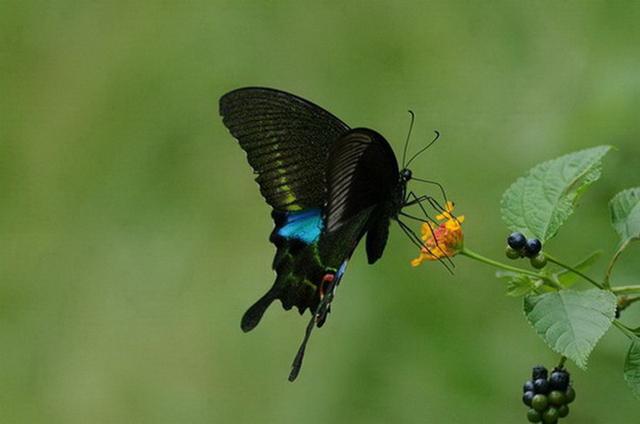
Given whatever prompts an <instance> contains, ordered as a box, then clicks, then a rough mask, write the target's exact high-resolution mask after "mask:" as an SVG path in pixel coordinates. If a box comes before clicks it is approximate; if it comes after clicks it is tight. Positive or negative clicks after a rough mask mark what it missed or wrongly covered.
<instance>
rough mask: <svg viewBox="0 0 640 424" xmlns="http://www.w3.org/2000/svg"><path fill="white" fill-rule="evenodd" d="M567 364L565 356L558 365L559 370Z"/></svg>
mask: <svg viewBox="0 0 640 424" xmlns="http://www.w3.org/2000/svg"><path fill="white" fill-rule="evenodd" d="M565 362H567V357H566V356H564V355H563V356H561V357H560V363H559V364H558V368H562V367H564V363H565Z"/></svg>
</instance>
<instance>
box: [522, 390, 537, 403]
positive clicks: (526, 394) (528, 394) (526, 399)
mask: <svg viewBox="0 0 640 424" xmlns="http://www.w3.org/2000/svg"><path fill="white" fill-rule="evenodd" d="M534 395H535V393H533V392H524V394H523V395H522V402H523V403H524V404H525V405H527V406H531V401H532V399H533V396H534Z"/></svg>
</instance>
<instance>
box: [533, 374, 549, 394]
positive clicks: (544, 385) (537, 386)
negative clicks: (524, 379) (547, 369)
mask: <svg viewBox="0 0 640 424" xmlns="http://www.w3.org/2000/svg"><path fill="white" fill-rule="evenodd" d="M533 389H534V391H535V392H536V393H541V394H543V395H546V394H547V393H549V382H548V381H547V380H545V379H544V378H539V379H537V380H535V381H534V382H533Z"/></svg>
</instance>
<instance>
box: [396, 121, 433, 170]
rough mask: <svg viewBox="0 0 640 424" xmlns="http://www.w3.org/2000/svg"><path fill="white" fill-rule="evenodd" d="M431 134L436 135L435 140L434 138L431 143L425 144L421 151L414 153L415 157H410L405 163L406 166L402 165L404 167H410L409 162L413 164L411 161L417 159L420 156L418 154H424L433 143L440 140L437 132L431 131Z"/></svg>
mask: <svg viewBox="0 0 640 424" xmlns="http://www.w3.org/2000/svg"><path fill="white" fill-rule="evenodd" d="M433 132H434V133H436V136H435V138H434V139H433V140H431V142H430V143H429V144H427V145H426V146H424V147H423V148H422V149H420V150H419V151H418V153H416V154H415V155H413V156H412V157H411V159H409V162H407V164H406V165H404V167H407V166H409V165H411V162H413V160H414V159H415V158H417V157H418V156H420V154H421V153H422V152H424V151H425V150H427V149H428V148H429V147H431V145H432V144H433V143H435V142H436V141H438V139H439V138H440V132H439V131H438V130H433Z"/></svg>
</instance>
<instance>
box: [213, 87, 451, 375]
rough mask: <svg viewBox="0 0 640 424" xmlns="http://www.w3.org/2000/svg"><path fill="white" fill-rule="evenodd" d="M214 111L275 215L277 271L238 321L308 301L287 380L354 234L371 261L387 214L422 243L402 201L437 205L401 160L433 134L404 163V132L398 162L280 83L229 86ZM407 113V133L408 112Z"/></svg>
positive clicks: (366, 135) (320, 319)
mask: <svg viewBox="0 0 640 424" xmlns="http://www.w3.org/2000/svg"><path fill="white" fill-rule="evenodd" d="M220 115H221V116H222V121H223V123H224V125H225V126H226V127H227V128H228V130H229V132H230V133H231V135H232V136H233V137H235V138H236V139H237V140H238V141H239V142H240V147H242V149H244V151H245V152H246V154H247V160H248V162H249V164H250V165H251V167H252V168H253V170H254V172H255V174H257V178H256V181H257V182H258V185H259V186H260V192H261V193H262V196H263V197H264V198H265V200H266V202H267V203H268V204H269V205H270V206H271V207H272V208H273V210H272V213H271V215H272V217H273V220H274V223H275V227H274V229H273V231H272V233H271V236H270V238H269V240H270V241H271V242H272V243H273V244H274V245H275V246H276V254H275V257H274V259H273V265H272V267H273V269H274V270H275V272H276V279H275V282H274V283H273V286H272V287H271V288H270V289H269V290H268V291H267V292H266V293H265V294H264V295H263V296H262V297H261V298H260V299H258V301H257V302H255V303H254V304H253V305H252V306H251V307H250V308H249V309H248V310H247V311H246V313H245V314H244V316H243V317H242V321H241V328H242V330H243V331H245V332H247V331H250V330H252V329H253V328H254V327H255V326H256V325H258V323H259V322H260V319H261V318H262V316H263V314H264V312H265V311H266V309H267V308H268V307H269V305H271V303H272V302H273V301H274V300H276V299H279V300H280V301H281V302H282V306H283V307H284V308H285V309H287V310H289V309H291V308H292V307H294V306H295V307H296V308H297V309H298V311H299V312H300V314H303V313H304V312H305V310H307V309H309V310H310V311H311V314H312V317H311V320H310V321H309V324H308V325H307V328H306V331H305V335H304V339H303V341H302V344H301V346H300V348H299V350H298V353H297V354H296V357H295V359H294V361H293V365H292V369H291V373H290V374H289V380H290V381H293V380H295V378H296V377H297V375H298V373H299V371H300V367H301V364H302V358H303V356H304V352H305V348H306V344H307V341H308V340H309V336H310V334H311V331H312V330H313V328H314V327H315V326H317V327H321V326H322V325H323V324H324V322H325V320H326V319H327V314H328V313H329V311H330V307H331V302H332V300H333V298H334V296H335V292H336V288H337V286H338V284H339V283H340V280H341V279H342V277H343V275H344V272H345V269H346V267H347V263H348V262H349V259H350V257H351V255H352V254H353V252H354V250H355V248H356V246H357V245H358V243H359V241H360V240H361V239H362V238H363V237H366V241H365V245H366V253H367V259H368V262H369V263H370V264H373V263H374V262H376V261H377V260H378V259H379V258H380V257H381V256H382V253H383V252H384V249H385V246H386V244H387V238H388V236H389V226H390V222H391V220H395V221H397V222H398V223H399V224H400V227H401V228H402V230H403V231H404V232H405V233H406V234H407V235H409V237H410V238H411V239H412V241H413V242H414V243H416V244H418V245H419V246H421V247H423V246H424V244H423V243H422V241H421V240H420V238H419V237H418V236H417V235H416V234H415V233H413V232H412V231H411V230H410V228H409V227H408V226H407V225H406V224H405V223H403V222H402V221H401V220H400V216H406V217H410V218H414V219H418V220H422V221H424V220H423V219H421V218H417V217H415V216H413V215H410V214H408V213H406V212H403V208H406V207H408V206H411V205H416V204H418V205H420V207H421V208H422V210H423V211H424V213H425V216H428V215H427V212H426V211H425V209H424V207H422V202H423V201H429V202H430V203H431V204H432V205H434V204H435V205H437V202H434V199H433V198H432V197H430V196H425V195H423V196H417V195H416V194H414V192H413V191H409V190H407V183H408V182H409V181H410V180H412V178H413V176H412V173H411V171H410V170H409V168H408V167H407V166H408V165H409V164H410V163H411V161H413V159H415V158H416V157H417V156H418V155H419V154H420V153H422V152H423V151H424V150H426V148H427V147H429V146H430V145H431V144H433V142H434V141H435V140H436V139H437V138H438V135H439V134H438V133H437V132H436V138H435V139H434V140H433V141H432V142H431V143H429V144H428V145H427V146H426V147H425V148H423V149H422V150H420V151H419V152H418V153H416V154H415V155H414V156H413V157H412V158H411V159H410V160H409V161H407V162H406V163H405V157H406V152H407V144H408V139H409V136H407V142H405V147H404V152H403V161H402V162H403V166H402V169H400V167H399V166H398V162H397V160H396V157H395V154H394V153H393V150H392V148H391V146H390V145H389V142H387V140H386V139H385V138H384V137H383V136H382V135H381V134H380V133H378V132H376V131H374V130H372V129H369V128H350V127H349V126H348V125H347V124H345V123H344V122H343V121H341V120H340V119H338V118H337V117H335V116H334V115H332V114H331V113H330V112H327V111H326V110H324V109H322V108H321V107H319V106H316V105H315V104H313V103H311V102H310V101H307V100H305V99H303V98H301V97H298V96H296V95H293V94H289V93H286V92H284V91H280V90H276V89H271V88H261V87H246V88H239V89H236V90H233V91H231V92H229V93H227V94H225V95H223V96H222V97H221V98H220ZM411 117H412V120H411V127H410V130H409V134H410V132H411V128H412V127H413V113H411ZM419 181H423V182H428V183H433V184H438V183H436V182H434V181H429V180H419ZM438 185H439V184H438ZM440 188H441V190H442V187H441V186H440ZM442 191H443V190H442ZM443 192H444V191H443Z"/></svg>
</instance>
